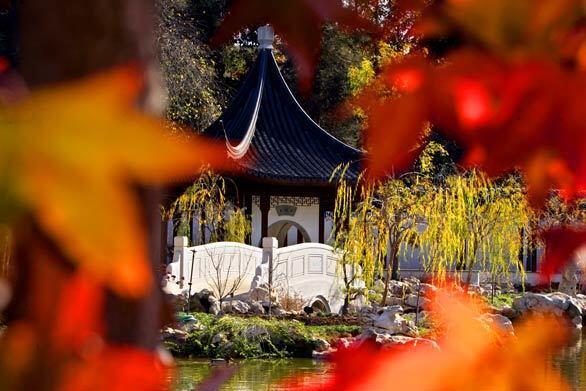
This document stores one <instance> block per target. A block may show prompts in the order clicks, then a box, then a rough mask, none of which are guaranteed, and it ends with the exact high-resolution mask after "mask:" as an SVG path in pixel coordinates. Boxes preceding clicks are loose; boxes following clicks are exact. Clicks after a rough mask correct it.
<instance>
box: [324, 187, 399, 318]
mask: <svg viewBox="0 0 586 391" xmlns="http://www.w3.org/2000/svg"><path fill="white" fill-rule="evenodd" d="M359 183H360V184H359V185H357V186H353V185H351V184H349V183H348V182H347V181H345V180H343V179H342V180H340V181H339V184H338V189H337V193H336V202H335V207H334V229H333V232H332V238H333V247H334V248H335V249H336V250H337V251H338V252H339V254H340V256H339V259H338V270H339V272H340V274H341V277H342V281H343V283H344V305H343V307H342V313H344V314H346V313H348V308H349V305H350V302H351V301H352V300H355V299H356V298H357V297H358V296H359V295H361V294H366V293H367V292H368V291H369V288H371V287H373V286H374V280H375V277H376V276H377V275H378V274H380V272H381V265H382V264H383V260H384V257H385V255H386V251H387V241H388V236H387V233H388V231H387V230H386V228H385V225H384V223H383V219H382V218H380V209H379V208H377V207H375V206H374V202H373V199H374V189H375V187H374V185H373V184H371V183H367V182H362V181H360V182H359Z"/></svg>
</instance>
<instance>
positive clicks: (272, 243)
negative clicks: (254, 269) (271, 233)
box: [262, 237, 279, 301]
mask: <svg viewBox="0 0 586 391" xmlns="http://www.w3.org/2000/svg"><path fill="white" fill-rule="evenodd" d="M278 247H279V241H278V240H277V238H273V237H268V238H262V263H263V264H264V265H268V276H267V277H268V284H269V301H270V300H271V296H272V295H273V292H272V290H273V260H274V257H275V250H276V249H277V248H278Z"/></svg>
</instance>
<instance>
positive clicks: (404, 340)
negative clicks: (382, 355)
mask: <svg viewBox="0 0 586 391" xmlns="http://www.w3.org/2000/svg"><path fill="white" fill-rule="evenodd" d="M417 347H419V348H420V347H425V348H428V349H430V350H435V351H438V352H439V351H440V347H439V345H438V344H437V342H435V341H432V340H431V339H427V338H417V337H407V336H405V335H391V336H390V338H388V339H387V340H386V343H385V344H384V345H383V349H385V350H386V349H392V350H398V349H399V350H403V349H404V350H410V349H414V348H417Z"/></svg>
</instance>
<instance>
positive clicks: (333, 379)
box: [284, 289, 568, 391]
mask: <svg viewBox="0 0 586 391" xmlns="http://www.w3.org/2000/svg"><path fill="white" fill-rule="evenodd" d="M484 311H486V308H485V307H484V306H483V305H482V304H481V303H480V302H477V301H474V300H471V299H470V298H468V297H466V295H465V294H463V293H458V292H456V291H454V290H451V289H448V290H442V291H440V292H439V293H438V294H437V296H436V297H435V298H433V308H432V311H431V312H430V314H431V316H432V318H433V320H434V324H437V325H439V327H440V329H441V333H442V337H441V339H440V340H439V344H440V347H441V350H437V349H434V348H432V347H431V346H430V345H429V344H418V345H412V346H409V347H407V348H405V347H401V348H399V349H394V348H393V347H391V349H386V348H385V349H375V348H374V347H373V346H372V345H369V344H362V345H360V346H359V347H358V348H356V347H355V348H351V349H349V350H341V351H340V352H339V353H338V354H337V355H336V356H335V358H334V360H335V361H334V365H335V366H334V371H333V374H332V375H331V376H326V377H323V375H322V374H319V375H315V376H316V377H314V378H313V379H309V378H308V377H307V375H303V376H302V377H301V378H293V379H290V380H287V381H286V382H285V385H284V388H285V389H289V390H305V391H307V390H316V391H317V390H346V391H358V390H361V391H362V390H364V391H366V390H430V391H431V390H487V391H488V390H543V391H548V390H552V389H558V390H560V389H561V390H567V389H568V387H567V385H566V383H565V381H564V380H563V378H562V376H561V375H560V373H559V372H557V371H556V370H555V369H554V368H553V367H551V366H549V365H548V364H547V362H548V357H550V355H551V354H552V352H553V351H554V350H555V349H557V348H559V347H560V346H562V344H563V343H564V341H565V338H566V329H565V328H564V327H563V326H562V325H561V324H559V323H558V322H557V321H555V320H554V319H550V318H542V319H534V320H529V321H526V322H520V323H518V324H517V326H516V337H513V336H510V335H508V334H507V333H506V332H504V330H503V329H501V328H500V326H499V325H497V324H496V323H487V322H484V321H482V320H480V317H481V316H482V314H483V313H484ZM310 380H311V381H310Z"/></svg>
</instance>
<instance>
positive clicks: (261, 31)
mask: <svg viewBox="0 0 586 391" xmlns="http://www.w3.org/2000/svg"><path fill="white" fill-rule="evenodd" d="M256 35H257V37H258V45H259V49H272V48H273V42H275V31H274V30H273V28H272V27H271V26H269V25H268V24H267V25H265V26H261V27H259V28H258V30H256Z"/></svg>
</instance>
